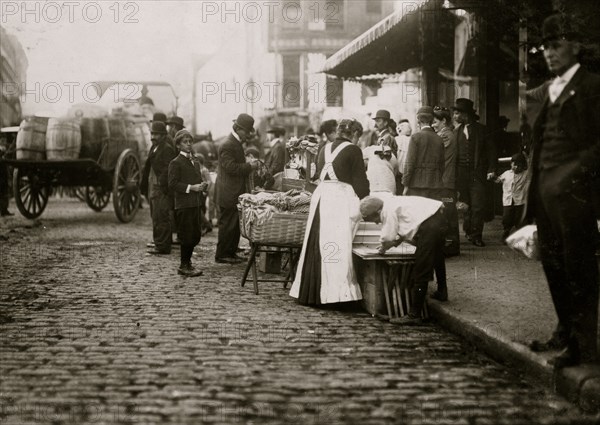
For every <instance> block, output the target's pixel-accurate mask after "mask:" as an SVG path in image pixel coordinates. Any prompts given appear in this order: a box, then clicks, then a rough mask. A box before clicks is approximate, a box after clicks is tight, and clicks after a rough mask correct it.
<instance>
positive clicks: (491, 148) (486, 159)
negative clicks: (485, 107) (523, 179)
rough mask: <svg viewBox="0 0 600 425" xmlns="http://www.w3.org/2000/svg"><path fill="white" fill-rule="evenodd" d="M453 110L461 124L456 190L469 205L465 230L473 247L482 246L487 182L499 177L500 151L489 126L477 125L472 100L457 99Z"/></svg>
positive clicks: (458, 135)
mask: <svg viewBox="0 0 600 425" xmlns="http://www.w3.org/2000/svg"><path fill="white" fill-rule="evenodd" d="M453 109H454V119H455V120H456V122H458V123H459V124H460V125H459V126H458V127H457V128H456V129H455V130H454V134H455V135H456V141H457V149H458V150H457V152H458V157H457V160H458V167H457V177H456V179H457V181H456V186H457V187H456V189H457V191H458V192H459V200H460V201H462V202H465V203H467V204H468V205H469V210H468V211H467V212H466V213H465V219H464V222H463V229H464V231H465V234H466V236H467V239H468V240H470V241H471V242H472V243H473V245H475V246H479V247H482V246H485V243H484V242H483V223H484V215H485V207H486V182H487V180H491V179H493V178H494V177H495V175H496V165H497V162H498V161H497V157H496V148H495V144H494V141H493V140H492V139H491V137H490V135H489V133H488V131H487V129H486V127H485V126H484V125H482V124H480V123H479V122H477V119H476V118H477V114H476V112H475V109H474V108H473V101H472V100H470V99H465V98H459V99H456V102H455V105H454V108H453Z"/></svg>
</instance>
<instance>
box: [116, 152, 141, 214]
mask: <svg viewBox="0 0 600 425" xmlns="http://www.w3.org/2000/svg"><path fill="white" fill-rule="evenodd" d="M141 174H142V173H141V171H140V162H139V161H138V158H137V156H136V155H135V154H134V153H133V151H132V150H131V149H125V150H124V151H123V152H121V155H120V156H119V160H118V161H117V166H116V168H115V179H114V184H113V205H114V208H115V214H116V215H117V218H118V219H119V221H121V222H123V223H129V222H130V221H131V220H133V218H134V217H135V214H136V213H137V210H138V208H139V207H140V197H141V195H140V180H141Z"/></svg>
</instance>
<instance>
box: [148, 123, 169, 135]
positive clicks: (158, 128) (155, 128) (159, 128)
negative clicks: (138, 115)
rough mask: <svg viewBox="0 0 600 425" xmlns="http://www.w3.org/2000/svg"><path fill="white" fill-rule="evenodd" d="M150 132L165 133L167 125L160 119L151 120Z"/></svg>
mask: <svg viewBox="0 0 600 425" xmlns="http://www.w3.org/2000/svg"><path fill="white" fill-rule="evenodd" d="M150 133H156V134H167V126H166V125H165V123H164V122H162V121H153V122H152V127H151V128H150Z"/></svg>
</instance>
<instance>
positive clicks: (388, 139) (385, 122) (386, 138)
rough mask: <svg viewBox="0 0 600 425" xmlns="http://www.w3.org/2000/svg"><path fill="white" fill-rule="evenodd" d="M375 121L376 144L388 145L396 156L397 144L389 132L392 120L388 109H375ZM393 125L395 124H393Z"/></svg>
mask: <svg viewBox="0 0 600 425" xmlns="http://www.w3.org/2000/svg"><path fill="white" fill-rule="evenodd" d="M373 120H374V121H375V129H376V130H377V144H378V145H380V146H382V145H385V146H389V147H390V148H391V149H392V153H393V154H394V156H395V157H397V156H398V144H397V143H396V139H394V136H393V135H392V133H391V132H390V128H389V126H390V124H391V123H392V122H393V120H392V118H391V117H390V111H386V110H385V109H380V110H379V111H377V113H376V114H375V116H374V117H373ZM393 125H394V127H395V126H396V125H395V124H393Z"/></svg>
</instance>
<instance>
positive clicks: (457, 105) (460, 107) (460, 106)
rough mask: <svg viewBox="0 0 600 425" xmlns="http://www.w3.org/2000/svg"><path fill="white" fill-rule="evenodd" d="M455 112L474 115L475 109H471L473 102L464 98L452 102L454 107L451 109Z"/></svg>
mask: <svg viewBox="0 0 600 425" xmlns="http://www.w3.org/2000/svg"><path fill="white" fill-rule="evenodd" d="M452 109H454V110H455V111H458V112H467V113H469V114H473V115H475V109H474V108H473V101H472V100H471V99H467V98H465V97H459V98H458V99H456V100H455V101H454V106H453V107H452Z"/></svg>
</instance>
